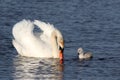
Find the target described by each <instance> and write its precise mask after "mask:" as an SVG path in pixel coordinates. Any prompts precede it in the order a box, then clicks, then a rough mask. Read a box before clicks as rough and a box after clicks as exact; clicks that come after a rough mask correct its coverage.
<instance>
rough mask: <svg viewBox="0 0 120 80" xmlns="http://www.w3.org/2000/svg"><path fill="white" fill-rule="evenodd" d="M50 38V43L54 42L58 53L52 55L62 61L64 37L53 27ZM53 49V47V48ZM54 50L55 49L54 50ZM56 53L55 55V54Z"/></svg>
mask: <svg viewBox="0 0 120 80" xmlns="http://www.w3.org/2000/svg"><path fill="white" fill-rule="evenodd" d="M51 39H52V44H55V45H56V47H57V53H58V55H56V52H54V53H53V55H54V57H57V58H59V59H60V60H61V61H63V59H64V56H63V51H64V38H63V36H62V34H61V32H60V31H59V30H57V29H55V30H54V31H53V32H52V36H51ZM55 45H53V46H55ZM53 49H55V47H54V48H53ZM54 51H56V50H54ZM55 55H56V56H55Z"/></svg>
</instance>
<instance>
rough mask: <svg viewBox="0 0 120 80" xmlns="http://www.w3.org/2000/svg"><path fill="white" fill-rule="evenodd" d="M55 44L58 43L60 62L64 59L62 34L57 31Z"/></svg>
mask: <svg viewBox="0 0 120 80" xmlns="http://www.w3.org/2000/svg"><path fill="white" fill-rule="evenodd" d="M57 43H58V47H59V58H60V60H63V59H64V56H63V51H64V39H63V36H62V34H61V33H60V32H59V31H57Z"/></svg>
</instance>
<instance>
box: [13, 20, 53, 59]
mask: <svg viewBox="0 0 120 80" xmlns="http://www.w3.org/2000/svg"><path fill="white" fill-rule="evenodd" d="M33 28H34V25H33V23H32V22H31V21H27V20H23V21H21V22H18V23H17V24H16V25H15V26H14V28H13V36H14V40H13V45H14V47H15V48H16V49H17V51H18V53H19V54H21V55H23V56H29V57H51V54H50V52H51V46H49V45H48V44H47V43H45V41H43V40H42V39H41V38H40V37H36V36H35V35H34V33H33Z"/></svg>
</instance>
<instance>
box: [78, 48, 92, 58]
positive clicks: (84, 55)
mask: <svg viewBox="0 0 120 80" xmlns="http://www.w3.org/2000/svg"><path fill="white" fill-rule="evenodd" d="M78 56H79V59H91V58H92V57H93V56H92V53H91V52H86V53H84V51H83V49H82V48H79V49H78Z"/></svg>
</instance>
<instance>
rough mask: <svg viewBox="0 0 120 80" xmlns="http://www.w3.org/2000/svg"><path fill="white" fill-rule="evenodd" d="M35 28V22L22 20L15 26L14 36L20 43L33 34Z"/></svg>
mask: <svg viewBox="0 0 120 80" xmlns="http://www.w3.org/2000/svg"><path fill="white" fill-rule="evenodd" d="M33 28H34V25H33V22H31V21H29V20H22V21H20V22H18V23H16V24H15V25H14V27H13V30H12V34H13V36H14V38H15V40H17V41H18V42H19V41H21V39H22V38H24V37H26V36H28V35H31V34H33Z"/></svg>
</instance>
